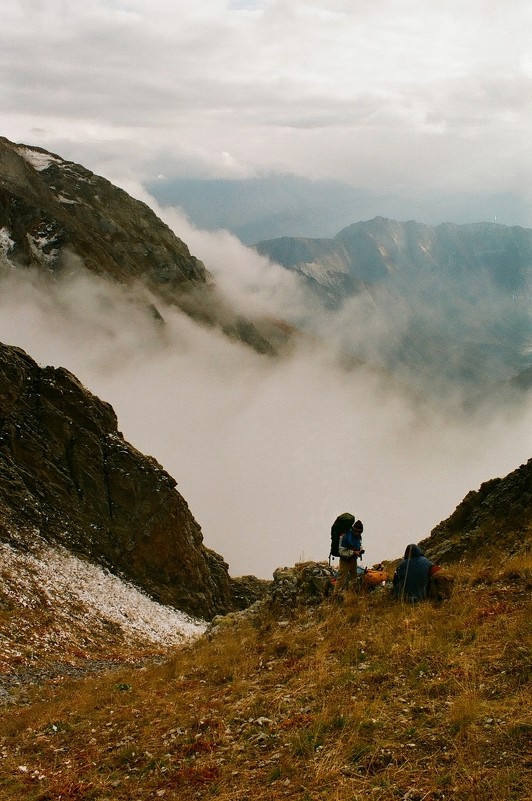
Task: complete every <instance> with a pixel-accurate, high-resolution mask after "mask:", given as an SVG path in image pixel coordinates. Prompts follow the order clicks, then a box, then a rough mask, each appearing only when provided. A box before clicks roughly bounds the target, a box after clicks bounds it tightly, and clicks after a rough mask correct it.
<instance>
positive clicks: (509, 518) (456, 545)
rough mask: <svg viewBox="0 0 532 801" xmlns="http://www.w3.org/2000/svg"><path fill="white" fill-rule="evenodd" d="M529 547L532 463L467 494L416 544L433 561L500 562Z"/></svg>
mask: <svg viewBox="0 0 532 801" xmlns="http://www.w3.org/2000/svg"><path fill="white" fill-rule="evenodd" d="M531 543H532V459H529V460H528V462H527V463H526V464H523V465H521V466H520V467H518V468H517V470H514V471H513V472H511V473H509V474H508V475H507V476H505V477H504V478H494V479H492V480H491V481H486V482H484V484H481V485H480V488H479V489H478V490H474V491H471V492H469V493H468V494H467V495H466V497H465V498H464V500H463V501H462V502H461V503H460V504H459V505H458V506H457V507H456V509H455V511H454V512H453V513H452V515H451V516H450V517H448V518H447V520H444V521H443V522H441V523H439V525H437V526H436V527H435V528H434V529H433V530H432V531H431V533H430V536H429V537H427V539H425V540H423V541H422V542H420V543H419V546H420V548H421V549H422V550H423V552H424V553H425V554H426V555H427V556H428V557H429V558H430V559H432V561H434V562H440V563H452V562H456V561H458V560H460V559H471V558H474V557H476V556H489V555H493V556H494V557H496V558H497V559H500V560H501V561H504V560H506V559H507V558H508V557H509V556H514V555H516V554H525V553H527V552H529V550H530V545H531Z"/></svg>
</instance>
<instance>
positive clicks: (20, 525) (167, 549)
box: [0, 345, 235, 618]
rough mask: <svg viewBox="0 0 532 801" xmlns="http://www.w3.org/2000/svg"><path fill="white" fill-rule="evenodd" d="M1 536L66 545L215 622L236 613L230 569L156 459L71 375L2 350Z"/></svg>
mask: <svg viewBox="0 0 532 801" xmlns="http://www.w3.org/2000/svg"><path fill="white" fill-rule="evenodd" d="M0 539H1V540H2V541H4V542H7V543H9V544H11V545H14V546H16V547H17V548H21V549H28V550H31V549H32V548H34V547H35V546H36V545H37V544H38V543H39V542H41V541H42V540H45V541H46V542H48V543H59V544H61V545H64V546H65V547H67V548H68V549H69V550H70V551H71V552H72V553H74V554H76V555H81V556H84V557H86V558H88V559H89V560H91V561H93V562H95V563H97V564H100V565H102V566H104V567H106V568H107V569H109V570H110V571H111V572H114V573H116V574H118V575H121V576H122V577H124V578H125V579H127V580H129V581H131V582H133V583H134V584H136V585H137V586H138V587H140V588H141V589H143V590H144V591H145V592H147V593H148V594H149V595H150V596H151V597H152V598H153V599H154V600H156V601H159V602H161V603H164V604H168V605H171V606H174V607H176V608H177V609H180V610H183V611H185V612H188V613H190V614H193V615H196V616H199V617H204V618H211V617H212V616H213V615H214V614H217V613H222V614H223V613H225V612H227V611H228V610H230V609H232V608H235V604H234V602H233V598H232V591H231V580H230V578H229V575H228V567H227V565H226V563H225V562H224V561H223V559H222V557H221V556H219V555H218V554H216V553H214V552H213V551H211V550H209V549H207V548H205V546H204V545H203V536H202V533H201V529H200V526H199V525H198V523H197V522H196V520H195V519H194V517H193V515H192V514H191V512H190V509H189V508H188V505H187V503H186V501H185V500H184V498H183V497H182V496H181V495H180V493H179V492H178V491H177V490H176V482H175V480H174V479H173V478H172V477H171V476H170V475H169V474H168V473H167V472H166V471H165V470H164V469H163V468H162V467H161V465H159V464H158V463H157V462H156V461H155V459H153V458H151V457H149V456H145V455H143V454H141V453H139V451H137V450H136V449H135V448H134V447H133V446H132V445H130V444H129V443H128V442H126V441H125V440H124V438H123V436H122V434H121V433H120V431H118V428H117V420H116V416H115V413H114V411H113V409H112V407H111V406H110V405H109V404H108V403H105V402H104V401H101V400H99V399H98V398H96V397H95V396H94V395H92V394H91V393H90V392H88V391H87V390H86V389H85V388H84V387H83V386H82V385H81V384H80V382H79V381H78V380H77V379H76V378H75V377H74V376H73V375H71V374H70V373H69V372H68V371H67V370H64V369H62V368H59V369H55V368H52V367H44V368H41V367H39V366H38V365H37V364H36V363H35V362H34V361H33V360H32V359H31V358H30V357H29V356H28V355H27V354H26V353H24V352H23V351H22V350H19V349H18V348H13V347H8V346H5V345H0Z"/></svg>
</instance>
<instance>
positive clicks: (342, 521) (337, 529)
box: [329, 512, 355, 556]
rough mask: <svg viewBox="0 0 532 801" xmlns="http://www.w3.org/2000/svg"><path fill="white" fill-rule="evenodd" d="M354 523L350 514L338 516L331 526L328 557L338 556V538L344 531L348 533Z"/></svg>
mask: <svg viewBox="0 0 532 801" xmlns="http://www.w3.org/2000/svg"><path fill="white" fill-rule="evenodd" d="M354 522H355V516H354V515H352V514H351V512H344V513H343V514H341V515H338V517H337V518H336V520H335V521H334V523H333V524H332V526H331V552H330V554H329V556H340V551H339V550H338V547H339V545H340V538H341V537H342V535H343V534H345V532H346V531H349V529H350V528H351V526H352V525H353V523H354Z"/></svg>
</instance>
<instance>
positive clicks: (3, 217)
mask: <svg viewBox="0 0 532 801" xmlns="http://www.w3.org/2000/svg"><path fill="white" fill-rule="evenodd" d="M2 259H3V260H4V262H7V264H10V265H11V266H14V267H35V268H37V269H39V270H40V271H41V272H42V273H43V274H46V275H59V274H62V273H65V272H72V271H79V270H84V269H86V270H89V271H90V272H92V273H95V274H96V275H98V276H101V277H102V278H105V279H107V280H112V281H115V282H119V283H122V284H131V283H132V282H134V281H136V282H138V283H140V284H142V285H143V286H145V287H146V288H147V289H148V290H149V291H150V292H151V293H153V294H154V295H155V297H156V298H160V299H162V300H164V302H166V303H170V304H175V305H177V306H179V308H181V309H182V310H183V311H184V312H186V313H187V314H189V315H190V316H192V317H194V318H195V319H196V320H198V321H200V322H202V323H206V324H209V325H216V326H220V327H221V328H222V330H223V331H224V332H225V334H226V335H227V336H229V337H231V338H233V339H237V340H239V341H242V342H245V343H246V344H248V345H251V347H253V348H254V349H255V350H257V351H259V352H260V353H267V354H270V355H271V354H273V353H274V352H275V348H274V347H273V345H272V344H271V343H270V341H269V339H268V338H267V336H264V335H263V334H261V333H259V331H258V330H257V328H256V327H255V326H254V325H253V324H252V323H251V322H250V321H248V320H246V319H245V318H243V317H242V316H241V315H240V314H238V313H236V312H235V311H234V310H232V309H231V308H230V307H229V305H228V304H227V302H226V301H225V300H224V299H223V298H222V297H221V295H220V293H219V292H218V291H217V289H216V287H215V285H214V282H213V281H212V278H211V276H210V274H209V272H208V271H207V269H206V268H205V265H204V264H203V263H202V262H201V261H199V260H198V259H197V258H196V257H195V256H193V255H191V253H190V251H189V249H188V247H187V245H186V244H185V243H184V242H182V241H181V240H180V239H179V238H178V237H177V236H176V235H175V234H174V233H173V231H172V230H171V229H170V228H169V227H168V226H167V225H166V224H165V223H163V222H162V220H160V219H159V218H158V217H157V215H156V214H155V213H154V212H153V211H152V210H151V209H150V208H149V207H148V206H147V205H146V204H145V203H141V202H140V201H138V200H135V199H134V198H132V197H131V196H130V195H128V194H127V192H124V191H123V190H121V189H119V188H118V187H116V186H113V184H111V183H110V182H109V181H107V180H105V179H104V178H101V177H99V176H97V175H94V174H93V173H92V172H90V171H89V170H87V169H85V168H84V167H82V166H81V165H79V164H74V163H73V162H70V161H65V160H63V159H62V158H61V157H60V156H57V155H55V154H53V153H49V152H47V151H46V150H43V149H42V148H36V147H28V146H26V145H20V144H19V145H17V144H14V143H12V142H10V141H9V140H7V139H5V138H4V137H0V262H1V261H2Z"/></svg>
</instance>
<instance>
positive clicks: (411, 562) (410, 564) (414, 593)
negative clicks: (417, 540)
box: [392, 545, 433, 603]
mask: <svg viewBox="0 0 532 801" xmlns="http://www.w3.org/2000/svg"><path fill="white" fill-rule="evenodd" d="M407 554H408V556H407ZM432 566H433V562H431V561H430V560H429V559H427V557H426V556H423V554H422V553H421V551H420V549H419V548H418V546H417V545H408V547H407V549H406V551H405V558H404V559H403V561H402V562H401V563H400V564H399V566H398V567H397V570H396V571H395V575H394V577H393V587H392V591H393V595H394V598H399V599H401V600H403V601H410V602H411V603H416V601H422V600H423V599H424V598H426V597H427V589H428V586H429V577H430V568H431V567H432Z"/></svg>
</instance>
